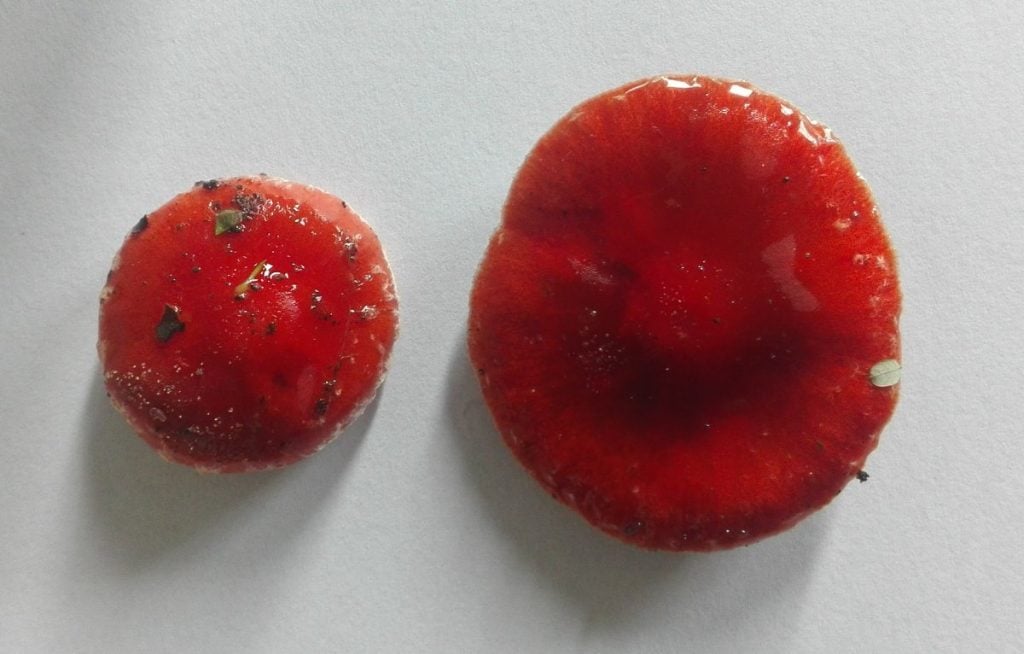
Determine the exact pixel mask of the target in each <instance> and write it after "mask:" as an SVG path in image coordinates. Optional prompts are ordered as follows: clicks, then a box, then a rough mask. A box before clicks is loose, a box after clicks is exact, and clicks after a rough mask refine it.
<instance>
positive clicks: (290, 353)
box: [99, 177, 398, 472]
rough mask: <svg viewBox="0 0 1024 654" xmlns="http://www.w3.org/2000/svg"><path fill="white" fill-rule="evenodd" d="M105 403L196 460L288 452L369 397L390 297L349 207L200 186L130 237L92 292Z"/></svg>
mask: <svg viewBox="0 0 1024 654" xmlns="http://www.w3.org/2000/svg"><path fill="white" fill-rule="evenodd" d="M100 302H101V307H100V328H99V354H100V360H101V362H102V364H103V369H104V375H105V379H106V385H107V389H108V392H109V394H110V397H111V400H112V401H113V403H114V405H115V406H116V407H117V408H118V409H119V410H120V411H121V412H122V413H123V414H124V415H125V417H126V418H127V419H128V421H129V422H130V423H131V424H132V426H133V427H134V428H135V429H136V431H138V432H139V434H140V435H141V436H142V438H143V439H145V441H146V442H147V443H149V444H150V445H151V446H153V447H154V448H155V449H156V450H157V451H158V452H159V453H160V454H161V455H163V456H164V457H165V458H167V459H169V460H171V461H175V462H178V463H182V464H185V465H188V466H192V467H195V468H198V469H200V470H204V471H214V472H244V471H251V470H260V469H266V468H275V467H280V466H283V465H287V464H289V463H292V462H294V461H296V460H298V459H300V458H301V457H304V456H306V455H308V454H311V453H313V452H315V451H316V450H318V449H319V448H320V447H322V446H323V445H324V444H326V443H327V442H328V441H329V440H330V439H331V438H332V437H333V436H334V435H335V434H336V433H337V432H338V430H339V429H340V428H342V427H344V426H345V425H347V424H348V423H349V422H351V421H352V420H353V419H354V418H355V417H356V416H357V415H358V414H359V412H360V411H361V410H362V409H363V407H364V406H365V405H366V404H367V403H368V402H369V401H370V400H371V399H372V397H373V395H374V393H375V391H376V389H377V387H378V385H379V384H380V382H381V380H382V379H383V376H384V372H385V367H386V364H387V359H388V355H389V354H390V351H391V347H392V344H393V343H394V340H395V336H396V330H397V324H398V323H397V321H398V304H397V300H396V298H395V294H394V284H393V281H392V278H391V271H390V270H389V268H388V264H387V261H386V260H385V258H384V253H383V251H382V249H381V245H380V242H379V241H378V240H377V237H376V236H375V235H374V233H373V231H372V230H371V229H370V228H369V226H367V225H366V223H364V222H363V221H362V220H361V219H360V218H359V216H358V215H356V213H355V212H353V211H352V210H351V209H350V208H349V207H348V205H347V204H345V203H344V202H342V201H341V200H339V199H338V198H336V197H334V196H332V195H329V194H328V193H326V192H324V191H321V190H319V189H315V188H312V187H309V186H303V185H300V184H295V183H291V182H286V181H283V180H277V179H272V178H267V177H242V178H236V179H224V180H211V181H208V182H199V183H197V184H196V186H195V187H194V188H192V189H191V190H190V191H188V192H187V193H183V194H181V195H179V196H177V197H176V198H174V199H173V200H171V201H170V202H168V203H167V204H165V205H164V206H163V207H161V208H160V209H157V210H156V211H154V212H153V213H150V214H148V215H147V216H146V217H144V218H143V219H142V220H141V221H139V223H138V224H137V225H136V226H135V228H133V229H132V231H131V233H130V234H129V235H128V236H127V237H126V238H125V241H124V244H123V245H122V247H121V250H120V252H119V253H118V255H117V257H115V260H114V265H113V267H112V269H111V271H110V274H109V276H108V280H107V285H106V286H105V287H104V289H103V293H102V295H101V298H100Z"/></svg>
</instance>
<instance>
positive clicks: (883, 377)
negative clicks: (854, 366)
mask: <svg viewBox="0 0 1024 654" xmlns="http://www.w3.org/2000/svg"><path fill="white" fill-rule="evenodd" d="M902 370H903V368H902V366H900V362H899V361H897V360H896V359H886V360H885V361H879V362H878V363H876V364H875V365H873V366H871V372H869V373H868V376H869V378H870V379H871V383H872V384H873V385H874V386H877V387H879V388H886V387H889V386H895V385H896V384H898V383H899V381H900V373H901V372H902Z"/></svg>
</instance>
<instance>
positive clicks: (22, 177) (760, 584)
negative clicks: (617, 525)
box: [0, 0, 1024, 652]
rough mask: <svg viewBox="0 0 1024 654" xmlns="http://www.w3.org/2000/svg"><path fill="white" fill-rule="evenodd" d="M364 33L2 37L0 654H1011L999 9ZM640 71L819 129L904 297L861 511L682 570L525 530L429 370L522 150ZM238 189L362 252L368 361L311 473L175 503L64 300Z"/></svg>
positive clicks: (479, 437)
mask: <svg viewBox="0 0 1024 654" xmlns="http://www.w3.org/2000/svg"><path fill="white" fill-rule="evenodd" d="M380 4H381V6H376V5H377V3H349V4H337V5H335V4H331V3H303V2H279V3H265V4H264V5H263V6H254V4H253V3H235V2H219V3H208V2H206V3H198V2H183V3H156V2H145V3H132V4H131V5H127V4H120V5H117V4H114V3H70V2H66V3H32V2H17V1H12V0H0V61H2V62H3V64H2V65H0V154H2V155H3V160H4V163H3V165H2V166H0V226H2V232H0V233H2V236H3V238H2V240H0V279H2V280H3V284H2V285H0V339H2V341H0V344H2V349H0V364H2V365H0V368H2V370H3V375H2V377H0V417H2V419H3V427H2V433H3V441H2V442H3V444H4V447H5V450H4V452H3V456H2V457H0V480H2V482H0V517H2V519H3V522H4V529H3V532H4V536H3V538H2V539H0V580H2V581H0V583H2V585H3V589H4V593H3V596H2V597H0V651H4V652H70V651H74V652H122V651H123V652H137V651H146V652H224V651H251V652H311V651H346V652H434V651H436V652H461V651H467V652H468V651H474V652H485V651H486V652H556V651H559V652H562V651H564V652H572V651H579V652H623V651H635V652H678V651H700V652H736V651H759V652H823V651H837V652H843V651H862V652H915V651H928V652H932V651H1019V650H1021V649H1024V631H1022V628H1021V626H1020V625H1019V624H1018V621H1017V618H1018V617H1019V616H1018V613H1019V607H1020V606H1022V605H1024V585H1022V584H1021V583H1020V580H1021V579H1022V578H1024V555H1022V554H1021V549H1020V547H1019V544H1018V542H1017V541H1018V539H1017V532H1018V530H1019V525H1021V524H1022V523H1024V501H1022V500H1024V476H1022V475H1021V474H1020V471H1019V468H1020V461H1021V460H1022V458H1024V438H1021V425H1022V424H1024V403H1022V402H1021V388H1022V382H1024V379H1022V373H1021V370H1022V369H1024V337H1022V333H1024V330H1022V329H1021V320H1022V318H1024V299H1022V298H1024V295H1022V293H1021V292H1020V283H1021V280H1022V273H1024V261H1022V255H1021V252H1022V250H1024V200H1022V197H1024V195H1022V194H1021V193H1020V191H1019V187H1020V184H1021V180H1022V179H1024V164H1022V162H1024V127H1022V125H1024V120H1022V117H1024V116H1022V113H1021V106H1022V101H1024V90H1022V88H1024V87H1022V86H1021V84H1020V82H1021V80H1022V79H1024V57H1022V54H1021V50H1020V47H1019V39H1020V34H1021V33H1022V32H1024V10H1022V8H1021V6H1020V3H1019V2H1009V1H1006V2H986V3H953V2H924V1H923V0H918V1H915V2H909V3H881V2H879V3H864V2H845V3H835V4H832V5H829V6H826V5H822V3H820V2H813V3H812V2H804V1H797V2H789V3H784V4H779V3H754V2H744V3H736V4H734V5H733V6H731V7H728V8H721V7H717V6H715V4H714V3H710V4H709V3H697V2H684V3H680V2H646V3H608V4H607V5H605V4H603V3H589V2H588V3H583V2H571V3H539V2H523V3H511V2H489V3H450V4H449V5H443V4H441V3H427V2H392V3H380ZM94 5H101V6H94ZM366 5H369V6H366ZM667 72H700V73H707V74H717V75H723V76H728V77H735V78H744V79H748V80H750V81H751V82H753V83H755V84H757V85H758V86H760V87H762V88H764V89H767V90H770V91H772V92H774V93H777V94H779V95H781V96H783V97H785V98H787V99H788V100H790V101H792V102H793V103H794V104H795V105H796V106H798V107H800V108H802V109H803V110H804V111H806V112H807V113H808V114H809V115H810V116H812V117H814V118H816V119H818V120H821V121H822V122H824V123H826V124H828V125H829V126H830V127H831V128H832V129H833V130H834V132H835V133H836V135H837V136H838V137H839V138H840V139H842V140H843V142H844V143H845V145H846V147H847V149H848V151H849V153H850V155H851V157H852V158H853V160H854V161H855V163H856V164H857V166H858V167H859V169H860V171H861V173H862V174H863V175H864V176H865V178H866V179H867V180H868V182H869V184H870V185H871V186H872V188H873V190H874V192H875V194H876V197H877V200H878V202H879V205H880V208H881V212H882V216H883V219H884V221H885V223H886V226H887V228H888V230H889V233H890V235H891V237H892V240H893V244H894V247H895V249H896V251H897V253H898V255H899V261H900V270H901V275H902V283H903V291H904V295H905V298H906V300H905V306H904V317H903V323H902V324H903V334H904V359H903V372H902V381H901V386H902V389H901V392H902V401H901V404H900V406H899V407H898V409H897V413H896V416H895V418H894V420H893V421H892V423H891V424H890V426H889V427H888V428H887V430H886V431H885V433H884V434H883V437H882V442H881V445H880V447H879V449H878V450H877V452H876V453H875V454H874V455H873V456H872V457H871V458H870V459H869V461H868V467H867V470H868V471H869V472H870V474H871V478H870V480H869V481H868V482H867V483H864V484H858V483H854V484H852V485H851V486H849V487H848V488H847V489H846V491H844V492H843V493H842V495H840V496H839V497H838V498H837V500H836V501H835V502H833V504H832V505H830V506H829V507H828V508H827V509H826V510H824V511H822V512H821V513H819V514H817V515H815V516H814V517H812V518H811V519H809V520H807V521H805V522H804V523H802V524H801V525H799V526H798V527H797V528H796V529H794V530H792V531H791V532H789V533H786V534H784V535H781V536H779V537H776V538H773V539H770V540H768V541H765V542H763V543H760V544H757V545H754V546H751V547H748V548H745V549H741V550H737V551H731V552H726V553H721V554H714V555H701V556H689V555H669V554H652V553H647V552H642V551H638V550H635V549H631V548H629V547H627V546H625V545H620V544H619V543H617V542H614V541H612V540H610V539H609V538H607V537H605V536H603V535H601V534H599V533H598V532H596V531H594V530H592V529H591V528H589V527H588V526H587V525H586V524H584V523H583V522H582V520H580V519H579V518H577V517H576V516H575V515H573V514H571V513H570V512H568V511H567V510H565V509H563V508H562V507H561V506H559V505H557V504H556V503H555V502H554V501H552V500H551V499H550V498H548V497H547V496H545V495H544V494H543V492H542V491H541V490H540V489H539V488H538V487H537V486H536V484H534V483H533V482H532V481H531V480H530V479H529V478H528V477H527V476H526V474H525V473H523V472H522V471H521V470H520V469H519V468H518V466H517V464H515V462H514V461H513V460H512V458H511V456H510V455H509V454H508V453H507V452H506V451H505V449H504V448H503V447H502V446H501V444H500V441H499V439H498V436H497V434H496V433H495V432H494V430H493V428H492V427H491V425H490V421H489V417H488V416H487V414H486V412H485V410H484V409H483V407H482V405H481V400H480V395H479V391H478V389H477V386H476V382H475V380H474V379H473V378H472V376H471V373H470V369H469V367H468V364H467V361H466V357H465V355H464V354H463V349H464V321H465V316H466V304H467V295H468V291H469V288H470V284H471V281H472V276H473V273H474V270H475V267H476V265H477V262H478V260H479V258H480V256H481V254H482V252H483V248H484V246H485V244H486V242H487V239H488V237H489V235H490V233H491V231H492V230H493V229H494V227H495V226H496V224H497V221H498V218H499V215H500V209H501V205H502V202H503V201H504V197H505V193H506V192H507V189H508V186H509V184H510V183H511V180H512V176H513V175H514V173H515V171H516V169H517V167H518V165H519V163H520V162H521V161H522V159H523V157H524V156H525V155H526V153H527V152H528V151H529V149H530V148H531V147H532V145H533V143H534V142H535V141H536V140H537V138H539V137H540V135H541V134H542V133H543V132H544V131H545V130H546V129H547V128H548V127H549V126H550V125H552V124H553V123H554V122H555V121H556V120H557V119H558V118H559V117H561V116H562V115H563V114H564V113H566V112H567V111H568V110H569V109H570V108H571V107H572V106H573V105H575V104H576V103H578V102H580V101H582V100H584V99H586V98H588V97H590V96H592V95H594V94H595V93H598V92H600V91H602V90H605V89H607V88H611V87H613V86H617V85H619V84H622V83H625V82H627V81H629V80H631V79H636V78H639V77H643V76H647V75H653V74H659V73H667ZM258 172H266V173H269V174H272V175H276V176H280V177H285V178H290V179H295V180H297V181H302V182H306V183H309V184H313V185H316V186H320V187H323V188H325V189H327V190H329V191H331V192H333V193H335V194H337V195H339V196H340V197H342V198H344V199H345V200H347V201H348V202H349V203H350V204H351V205H352V206H353V207H354V208H355V209H356V210H357V211H358V212H359V213H360V214H361V215H362V216H363V217H364V218H365V219H366V220H367V221H368V222H370V223H371V224H372V225H373V226H374V228H375V229H376V231H377V232H378V234H379V235H380V237H381V239H382V241H383V243H384V244H385V247H386V249H387V251H388V253H389V255H390V260H391V263H392V266H393V270H394V273H395V277H396V282H397V286H398V291H399V295H400V299H401V303H402V305H401V306H402V327H401V336H400V340H399V343H398V345H397V347H396V349H395V351H394V356H393V359H392V365H391V375H390V377H389V379H388V381H387V382H386V384H385V386H384V388H383V391H382V393H381V395H380V398H379V401H378V402H377V403H375V404H374V405H373V406H372V407H371V408H370V410H369V411H368V413H367V415H365V416H364V417H363V418H362V419H361V420H360V421H359V422H358V423H357V424H356V425H355V426H354V427H353V428H352V429H351V430H350V431H349V432H348V433H346V434H345V436H344V437H343V438H342V439H340V440H338V441H337V442H335V443H333V444H332V445H330V446H329V447H328V448H327V449H326V450H324V451H323V452H322V453H320V454H318V455H317V456H315V457H314V458H312V459H310V460H308V461H306V462H303V463H301V464H299V465H296V466H294V467H292V468H290V469H287V470H285V471H282V472H278V473H272V474H263V475H252V476H236V477H227V478H219V477H209V476H199V475H196V474H195V473H192V472H191V471H189V470H186V469H183V468H180V467H177V466H172V465H170V464H165V463H164V462H162V461H161V460H159V459H158V458H157V457H156V456H155V455H153V453H152V452H151V451H150V450H149V449H148V448H147V447H146V446H145V445H144V444H143V443H142V442H141V441H140V440H139V439H137V438H135V437H134V436H133V435H132V434H131V432H130V430H129V428H128V427H127V426H126V425H125V423H124V421H123V420H121V419H120V417H119V416H117V415H116V414H115V413H114V412H113V410H112V409H111V408H110V406H109V403H108V402H107V400H106V398H105V397H104V392H103V389H102V383H101V378H100V373H99V371H98V367H97V363H96V354H95V350H94V345H95V333H96V315H97V294H98V293H99V289H100V287H101V286H102V285H103V279H104V275H105V274H106V271H107V268H108V266H109V264H110V261H111V258H112V257H113V254H114V252H115V251H116V249H117V247H118V246H119V244H120V240H121V238H122V236H123V235H124V234H125V233H126V231H127V230H128V229H129V228H130V227H131V226H132V225H133V224H134V223H135V222H136V221H137V220H138V218H139V216H141V215H142V214H143V213H146V212H147V211H150V210H152V209H154V208H156V207H157V206H159V205H161V204H162V203H163V202H165V201H166V200H167V199H169V198H170V197H171V196H172V195H173V194H175V193H178V192H180V191H183V190H185V189H187V188H188V187H189V186H190V185H191V184H192V183H193V182H194V181H196V180H199V179H208V178H211V177H221V176H229V175H237V174H249V173H258Z"/></svg>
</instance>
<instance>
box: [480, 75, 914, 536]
mask: <svg viewBox="0 0 1024 654" xmlns="http://www.w3.org/2000/svg"><path fill="white" fill-rule="evenodd" d="M899 311H900V291H899V286H898V283H897V277H896V262H895V259H894V256H893V253H892V250H891V249H890V246H889V242H888V239H887V238H886V235H885V233H884V231H883V228H882V224H881V222H880V220H879V216H878V211H877V208H876V206H875V203H874V201H873V200H872V197H871V194H870V192H869V190H868V188H867V186H866V185H865V184H864V182H863V180H862V179H861V178H860V176H859V175H858V174H857V172H856V171H855V170H854V168H853V165H852V164H851V163H850V160H849V159H848V158H847V156H846V153H845V152H844V150H843V148H842V146H841V145H840V144H839V142H838V141H837V140H836V139H835V138H834V137H833V135H832V133H831V131H830V130H829V129H828V128H826V127H824V126H822V125H820V124H819V123H816V122H814V121H812V120H810V119H808V118H807V117H806V116H804V115H802V114H801V113H800V112H799V111H798V110H796V109H795V108H793V107H792V106H791V105H789V104H788V103H786V102H784V101H782V100H780V99H779V98H777V97H775V96H772V95H770V94H767V93H764V92H763V91H760V90H758V89H756V88H754V87H752V86H750V85H748V84H745V83H742V82H734V81H729V80H721V79H714V78H709V77H697V76H666V77H654V78H650V79H646V80H640V81H637V82H633V83H631V84H627V85H625V86H623V87H620V88H618V89H615V90H612V91H608V92H607V93H603V94H601V95H599V96H597V97H595V98H592V99H590V100H587V101H586V102H584V103H583V104H581V105H579V106H578V107H576V108H575V109H573V110H572V111H571V112H570V113H569V114H568V115H567V116H565V117H564V118H563V119H562V120H561V121H559V122H558V123H557V124H556V125H555V126H554V128H552V130H551V131H550V132H548V133H547V134H546V135H545V136H544V137H543V138H542V139H541V140H540V142H539V143H537V145H536V147H535V148H534V149H533V151H532V152H531V153H530V155H529V156H528V157H527V159H526V162H525V163H524V164H523V166H522V168H521V170H520V171H519V174H518V176H517V177H516V179H515V182H514V183H513V185H512V188H511V191H510V193H509V197H508V200H507V203H506V205H505V210H504V215H503V218H502V222H501V225H500V227H499V228H498V230H497V232H496V233H495V234H494V236H493V238H492V240H491V243H490V246H489V247H488V250H487V253H486V256H485V257H484V260H483V262H482V264H481V266H480V269H479V272H478V275H477V279H476V282H475V286H474V288H473V293H472V298H471V311H470V320H469V350H470V356H471V359H472V361H473V363H474V365H475V367H476V369H477V374H478V376H479V380H480V383H481V386H482V389H483V393H484V397H485V399H486V401H487V404H488V406H489V407H490V410H491V413H492V414H493V416H494V419H495V422H496V423H497V427H498V429H499V431H500V432H501V434H502V436H503V438H504V440H505V442H506V444H507V445H508V447H509V448H510V449H511V450H512V452H513V453H514V454H515V456H516V457H517V458H518V459H519V461H520V462H521V463H522V464H523V465H524V466H525V467H526V468H527V469H528V470H529V471H530V473H531V474H532V475H533V476H534V477H535V478H536V479H537V481H538V482H539V483H540V484H541V485H542V486H543V487H544V488H545V489H546V490H547V491H548V492H550V493H551V494H552V495H553V496H555V497H556V498H558V499H559V500H561V501H562V502H564V503H565V504H567V505H568V506H570V507H571V508H573V509H575V510H576V511H578V512H579V513H581V514H582V515H583V517H585V518H586V519H587V520H588V521H590V522H591V523H592V524H593V525H595V526H596V527H598V528H600V529H602V530H604V531H605V532H607V533H609V534H611V535H613V536H615V537H617V538H620V539H622V540H624V541H627V542H629V543H632V544H635V545H639V546H641V547H647V548H657V549H668V550H713V549H719V548H726V547H732V546H737V545H741V544H746V543H750V542H753V541H755V540H757V539H760V538H763V537H765V536H768V535H771V534H774V533H777V532H779V531H782V530H784V529H786V528H788V527H790V526H792V525H793V524H795V523H796V522H797V521H799V520H800V519H801V518H803V517H804V516H806V515H808V514H809V513H810V512H812V511H814V510H816V509H818V508H820V507H822V506H823V505H825V504H827V503H828V502H829V501H830V500H831V499H832V498H833V497H834V496H835V495H836V494H837V493H838V492H839V491H840V490H841V489H842V488H843V487H844V486H845V485H846V483H847V482H848V481H849V480H850V479H851V478H853V477H854V476H855V475H857V474H858V473H859V472H860V471H861V468H862V467H863V465H864V461H865V458H866V457H867V455H868V454H869V453H870V452H871V451H872V450H873V449H874V448H875V446H876V444H877V442H878V436H879V432H880V431H881V429H882V427H883V426H884V425H885V423H886V422H887V421H888V419H889V417H890V415H891V414H892V411H893V408H894V405H895V403H896V399H897V390H896V386H894V385H893V384H894V383H895V382H896V380H897V379H898V364H897V363H896V362H897V361H898V359H899V334H898V317H899ZM876 364H880V365H879V366H877V367H876Z"/></svg>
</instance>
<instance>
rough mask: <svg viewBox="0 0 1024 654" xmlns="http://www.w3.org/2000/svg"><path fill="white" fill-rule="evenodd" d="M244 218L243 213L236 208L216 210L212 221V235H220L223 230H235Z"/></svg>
mask: <svg viewBox="0 0 1024 654" xmlns="http://www.w3.org/2000/svg"><path fill="white" fill-rule="evenodd" d="M244 218H245V214H243V213H242V212H241V211H239V210H238V209H225V210H224V211H218V212H217V218H216V220H214V223H213V235H214V236H220V235H221V234H224V233H225V232H237V231H238V226H239V225H241V224H242V220H243V219H244Z"/></svg>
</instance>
